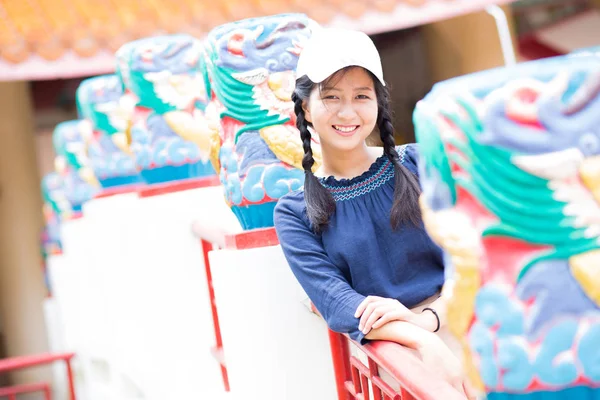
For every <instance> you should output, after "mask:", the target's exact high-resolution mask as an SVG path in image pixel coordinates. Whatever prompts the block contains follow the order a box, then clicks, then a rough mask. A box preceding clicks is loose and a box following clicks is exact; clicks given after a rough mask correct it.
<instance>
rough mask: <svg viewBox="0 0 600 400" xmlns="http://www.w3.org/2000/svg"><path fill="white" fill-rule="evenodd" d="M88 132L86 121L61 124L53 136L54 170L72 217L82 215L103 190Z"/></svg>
mask: <svg viewBox="0 0 600 400" xmlns="http://www.w3.org/2000/svg"><path fill="white" fill-rule="evenodd" d="M88 133H89V129H87V123H86V122H85V121H83V120H74V121H66V122H62V123H60V124H58V125H57V126H56V128H55V129H54V132H53V134H52V140H53V144H54V152H55V153H56V158H55V161H54V164H55V169H56V172H57V173H58V175H59V176H60V179H61V180H62V190H63V193H64V196H65V197H66V201H67V202H68V204H69V207H67V208H68V209H70V211H68V213H69V214H73V215H78V214H80V213H81V207H82V205H83V203H85V202H87V201H88V200H91V199H92V198H93V197H94V196H95V195H96V194H97V193H98V190H99V188H100V185H99V184H98V180H97V178H96V176H95V175H94V172H93V169H92V168H91V165H90V159H89V157H88V152H87V144H88V143H89V141H90V138H89V137H86V135H88Z"/></svg>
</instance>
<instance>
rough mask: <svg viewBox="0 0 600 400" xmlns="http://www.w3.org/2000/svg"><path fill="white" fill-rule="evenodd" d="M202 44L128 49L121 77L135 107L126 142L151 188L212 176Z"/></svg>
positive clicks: (177, 40) (168, 42) (153, 43)
mask: <svg viewBox="0 0 600 400" xmlns="http://www.w3.org/2000/svg"><path fill="white" fill-rule="evenodd" d="M203 62H204V57H203V56H202V46H201V42H199V41H198V40H196V39H194V38H192V37H190V36H187V35H169V36H158V37H150V38H145V39H140V40H138V41H135V42H131V43H127V44H126V45H124V46H123V47H122V48H121V49H119V51H117V70H118V71H117V74H118V76H119V77H120V79H121V81H122V82H123V84H124V85H125V87H126V92H125V96H126V98H129V99H133V100H134V101H135V102H136V104H135V109H134V115H133V116H132V120H131V126H130V130H129V131H126V132H125V133H126V137H128V140H127V142H128V143H130V149H131V152H132V153H133V154H134V156H135V163H136V165H137V168H138V170H140V173H141V175H142V177H143V178H144V180H145V181H146V182H147V183H148V184H155V183H163V182H169V181H176V180H182V179H193V178H201V177H205V176H210V175H214V173H215V172H214V170H213V167H212V165H211V163H210V160H209V157H210V155H209V153H210V137H211V134H212V128H211V127H209V126H208V124H207V122H206V120H205V118H204V110H205V109H206V107H207V105H208V93H207V88H206V87H207V82H206V81H205V79H206V74H205V73H203V67H204V66H203Z"/></svg>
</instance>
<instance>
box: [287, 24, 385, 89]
mask: <svg viewBox="0 0 600 400" xmlns="http://www.w3.org/2000/svg"><path fill="white" fill-rule="evenodd" d="M350 66H357V67H363V68H364V69H366V70H368V71H370V72H371V73H373V75H375V76H376V77H377V79H379V81H380V82H381V83H382V84H383V85H384V86H385V81H384V80H383V69H382V68H381V59H380V58H379V52H378V51H377V48H376V47H375V44H373V41H372V40H371V38H370V37H369V36H367V35H366V34H365V33H364V32H360V31H354V30H349V29H339V28H320V29H317V30H316V31H314V32H313V34H312V36H311V37H310V39H308V41H307V42H306V44H305V46H304V49H303V50H302V52H301V53H300V58H299V59H298V66H297V67H296V76H297V77H298V78H300V77H301V76H304V75H306V76H308V78H309V79H310V80H311V81H313V82H315V83H321V82H323V81H324V80H325V79H327V78H328V77H330V76H331V75H333V74H334V73H335V72H337V71H339V70H340V69H342V68H346V67H350Z"/></svg>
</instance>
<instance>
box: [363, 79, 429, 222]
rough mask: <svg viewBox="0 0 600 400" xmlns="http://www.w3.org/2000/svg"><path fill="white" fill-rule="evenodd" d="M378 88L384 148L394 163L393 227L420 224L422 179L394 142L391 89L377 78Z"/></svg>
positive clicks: (376, 85) (379, 121) (381, 134)
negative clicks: (411, 168)
mask: <svg viewBox="0 0 600 400" xmlns="http://www.w3.org/2000/svg"><path fill="white" fill-rule="evenodd" d="M373 81H374V82H375V91H376V92H377V102H378V103H379V114H378V115H377V126H378V127H379V134H380V137H381V141H382V142H383V152H384V153H385V155H387V157H388V158H389V160H390V161H391V162H392V164H393V165H394V179H395V188H394V203H393V204H392V210H391V214H390V220H391V223H392V228H394V229H397V228H398V227H399V226H400V225H401V224H403V223H408V222H410V223H412V224H414V225H415V226H417V227H418V226H421V209H420V207H419V195H420V192H421V190H420V187H419V182H418V180H417V178H416V176H415V175H413V173H411V172H410V171H409V170H408V169H407V168H406V167H404V165H402V162H401V161H400V156H399V155H398V152H397V151H396V143H395V142H394V126H393V125H392V113H391V111H390V106H389V104H390V103H389V92H388V90H387V88H386V87H385V86H383V85H381V84H380V83H379V82H378V81H377V79H376V78H375V79H374V80H373Z"/></svg>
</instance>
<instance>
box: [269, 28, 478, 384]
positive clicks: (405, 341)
mask: <svg viewBox="0 0 600 400" xmlns="http://www.w3.org/2000/svg"><path fill="white" fill-rule="evenodd" d="M297 77H298V79H297V81H296V88H295V91H294V94H293V96H292V100H293V101H294V103H295V112H296V115H297V127H298V129H299V130H300V135H301V139H302V142H303V145H304V153H305V154H304V158H303V163H302V164H303V167H304V170H305V178H306V179H305V183H304V190H299V191H296V192H292V193H290V194H288V195H286V196H284V197H283V198H282V199H280V201H279V203H278V204H277V207H276V209H275V227H276V229H277V234H278V236H279V240H280V243H281V246H282V248H283V251H284V253H285V256H286V258H287V260H288V262H289V265H290V267H291V268H292V270H293V272H294V274H295V276H296V278H297V279H298V281H299V282H300V284H301V285H302V287H303V288H304V290H305V291H306V293H307V294H308V296H309V297H310V299H311V301H312V302H313V303H314V305H315V306H316V308H317V309H318V310H319V312H320V313H321V315H322V316H323V317H324V318H325V320H326V321H327V323H328V325H329V327H330V328H331V329H333V330H334V331H337V332H342V333H347V334H349V335H350V337H351V338H352V339H354V340H356V341H358V342H364V341H365V340H389V341H394V342H397V343H400V344H402V345H404V346H407V347H409V348H412V349H415V350H416V351H417V352H418V353H419V354H420V356H421V358H422V359H423V361H424V362H425V363H426V364H427V365H428V366H429V368H430V369H432V371H434V372H437V373H439V374H440V376H441V377H442V378H444V379H447V380H448V381H449V382H450V383H451V384H453V385H454V386H455V387H457V388H458V389H459V390H460V391H461V392H463V393H466V391H467V390H466V389H465V388H464V385H463V383H464V382H463V375H462V372H461V371H462V368H461V366H460V362H459V360H458V358H457V357H456V356H455V355H454V353H453V352H452V351H451V350H450V349H449V348H448V346H447V345H446V344H445V343H444V342H443V341H442V340H441V339H440V338H439V337H438V336H437V335H436V334H435V333H434V332H437V331H439V329H440V328H443V326H444V324H445V317H446V316H445V308H446V307H445V304H444V300H443V299H442V298H441V297H439V293H440V290H441V287H442V284H443V281H444V269H443V268H444V267H443V261H442V253H441V250H440V249H439V248H438V247H437V246H436V245H435V244H434V243H433V242H432V241H431V239H430V238H429V236H428V235H427V233H426V232H425V230H424V228H423V224H422V221H421V214H420V210H419V204H418V198H419V193H420V189H419V183H418V173H417V159H418V156H417V148H416V146H415V145H414V144H412V145H405V146H400V147H395V144H394V131H393V126H392V120H391V112H390V105H389V94H388V90H387V88H386V86H385V82H384V80H383V73H382V67H381V61H380V58H379V54H378V52H377V49H376V48H375V46H374V44H373V42H372V41H371V39H370V38H369V37H368V36H367V35H365V34H364V33H362V32H357V31H347V30H337V29H322V30H320V31H318V32H316V33H315V34H314V35H313V36H312V38H311V39H310V40H309V41H308V43H306V46H305V48H304V50H303V52H302V53H301V56H300V59H299V61H298V67H297ZM377 130H378V131H379V135H380V137H381V141H382V142H383V148H381V147H369V146H367V144H366V139H367V137H368V136H369V135H370V134H371V133H372V132H374V131H377ZM314 134H316V135H318V137H319V140H320V143H321V151H322V165H321V167H320V169H319V170H318V171H316V172H315V173H313V171H312V168H313V165H314V160H313V156H312V149H311V137H312V135H314ZM425 306H426V307H425ZM424 307H425V308H424ZM423 308H424V310H423ZM411 309H413V310H411ZM415 310H419V311H421V310H423V311H422V312H415Z"/></svg>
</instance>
